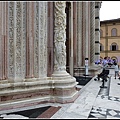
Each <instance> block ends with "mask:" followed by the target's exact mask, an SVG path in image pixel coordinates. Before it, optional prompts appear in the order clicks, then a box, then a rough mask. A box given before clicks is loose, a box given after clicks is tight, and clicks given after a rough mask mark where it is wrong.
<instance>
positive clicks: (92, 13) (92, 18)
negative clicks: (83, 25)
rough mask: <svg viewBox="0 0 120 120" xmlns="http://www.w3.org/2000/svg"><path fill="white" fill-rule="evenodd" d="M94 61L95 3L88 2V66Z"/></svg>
mask: <svg viewBox="0 0 120 120" xmlns="http://www.w3.org/2000/svg"><path fill="white" fill-rule="evenodd" d="M94 60H95V2H90V65H92V66H93V65H94Z"/></svg>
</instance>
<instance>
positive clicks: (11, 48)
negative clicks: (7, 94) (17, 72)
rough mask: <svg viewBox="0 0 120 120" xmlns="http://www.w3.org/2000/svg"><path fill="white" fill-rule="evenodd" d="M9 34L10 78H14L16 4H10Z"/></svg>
mask: <svg viewBox="0 0 120 120" xmlns="http://www.w3.org/2000/svg"><path fill="white" fill-rule="evenodd" d="M8 11H9V13H8V14H9V18H8V19H9V28H8V29H9V31H8V32H9V33H8V36H9V37H8V39H9V40H8V41H9V42H8V58H9V59H8V76H9V77H13V76H14V67H13V64H14V52H13V51H14V43H13V41H14V2H9V9H8Z"/></svg>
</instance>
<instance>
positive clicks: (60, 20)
mask: <svg viewBox="0 0 120 120" xmlns="http://www.w3.org/2000/svg"><path fill="white" fill-rule="evenodd" d="M65 7H66V2H64V1H63V2H62V1H59V2H54V72H53V74H52V76H66V75H69V74H68V73H67V72H66V46H65V42H66V13H65Z"/></svg>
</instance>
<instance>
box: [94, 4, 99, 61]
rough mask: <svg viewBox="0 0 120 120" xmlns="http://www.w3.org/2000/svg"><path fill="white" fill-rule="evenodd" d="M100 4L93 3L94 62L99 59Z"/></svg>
mask: <svg viewBox="0 0 120 120" xmlns="http://www.w3.org/2000/svg"><path fill="white" fill-rule="evenodd" d="M99 10H100V2H95V61H96V60H98V59H100V18H99Z"/></svg>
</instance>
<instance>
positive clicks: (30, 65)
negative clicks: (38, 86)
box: [26, 2, 34, 78]
mask: <svg viewBox="0 0 120 120" xmlns="http://www.w3.org/2000/svg"><path fill="white" fill-rule="evenodd" d="M26 45H27V46H26V78H33V77H34V57H33V56H34V2H27V40H26Z"/></svg>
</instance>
